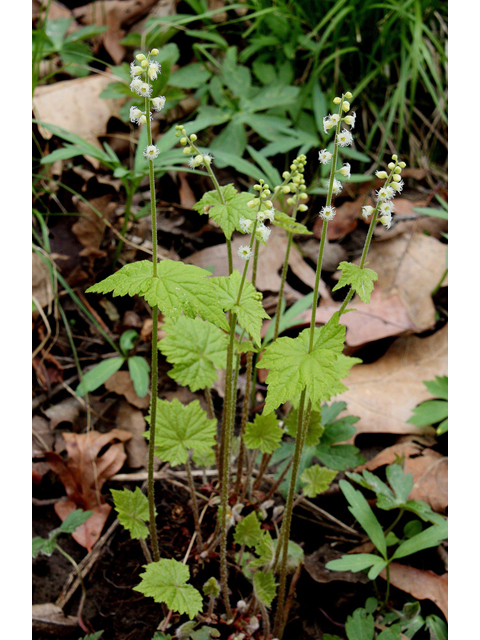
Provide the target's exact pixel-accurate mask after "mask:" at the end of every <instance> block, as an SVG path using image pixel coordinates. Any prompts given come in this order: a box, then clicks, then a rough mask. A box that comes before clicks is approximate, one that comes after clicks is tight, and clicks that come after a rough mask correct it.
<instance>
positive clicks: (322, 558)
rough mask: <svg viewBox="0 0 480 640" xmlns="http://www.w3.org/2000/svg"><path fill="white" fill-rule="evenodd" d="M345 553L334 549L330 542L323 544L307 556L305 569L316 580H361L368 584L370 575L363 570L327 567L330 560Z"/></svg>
mask: <svg viewBox="0 0 480 640" xmlns="http://www.w3.org/2000/svg"><path fill="white" fill-rule="evenodd" d="M343 555H344V554H343V553H342V552H341V551H336V550H335V549H332V546H331V545H330V544H328V543H327V544H323V545H322V546H321V547H320V548H319V549H317V550H316V551H314V552H313V553H311V554H310V555H308V556H305V560H304V564H305V569H306V570H307V572H308V574H309V575H310V577H311V578H313V579H314V580H315V582H321V583H327V582H335V581H340V582H361V583H363V584H366V583H367V582H370V580H369V579H368V576H367V574H366V573H365V572H363V571H356V572H355V573H354V572H353V571H331V570H330V569H326V568H325V565H326V564H327V562H330V560H338V559H339V558H341V557H342V556H343Z"/></svg>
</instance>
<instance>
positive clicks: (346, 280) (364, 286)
mask: <svg viewBox="0 0 480 640" xmlns="http://www.w3.org/2000/svg"><path fill="white" fill-rule="evenodd" d="M339 268H340V269H341V271H342V275H341V277H340V280H339V281H338V283H337V284H336V285H335V287H334V288H333V289H332V291H336V290H337V289H341V288H342V287H346V286H347V285H351V286H352V287H353V289H354V290H355V291H356V292H357V293H358V295H359V296H360V299H361V300H362V302H365V303H366V304H368V303H369V302H370V294H371V293H372V291H373V282H374V280H378V276H377V274H376V273H375V271H373V270H372V269H365V267H364V268H363V269H361V268H360V267H359V266H358V265H356V264H352V263H351V262H341V263H340V264H339Z"/></svg>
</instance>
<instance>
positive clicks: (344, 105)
mask: <svg viewBox="0 0 480 640" xmlns="http://www.w3.org/2000/svg"><path fill="white" fill-rule="evenodd" d="M342 109H343V111H345V113H347V111H350V103H349V102H348V100H344V101H343V102H342Z"/></svg>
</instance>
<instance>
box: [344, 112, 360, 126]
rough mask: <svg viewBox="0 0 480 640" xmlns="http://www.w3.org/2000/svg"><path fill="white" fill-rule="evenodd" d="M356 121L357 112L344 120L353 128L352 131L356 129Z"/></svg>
mask: <svg viewBox="0 0 480 640" xmlns="http://www.w3.org/2000/svg"><path fill="white" fill-rule="evenodd" d="M356 119H357V112H356V111H354V112H353V113H351V114H350V115H349V116H345V117H344V118H343V121H344V122H346V123H347V124H348V126H349V127H352V129H353V128H354V127H355V120H356Z"/></svg>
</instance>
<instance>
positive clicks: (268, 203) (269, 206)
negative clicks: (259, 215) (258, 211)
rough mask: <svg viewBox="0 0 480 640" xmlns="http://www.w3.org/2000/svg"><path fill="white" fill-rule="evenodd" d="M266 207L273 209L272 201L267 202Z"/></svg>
mask: <svg viewBox="0 0 480 640" xmlns="http://www.w3.org/2000/svg"><path fill="white" fill-rule="evenodd" d="M265 205H266V206H267V207H268V208H269V209H271V208H272V207H273V204H272V201H271V200H265Z"/></svg>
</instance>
